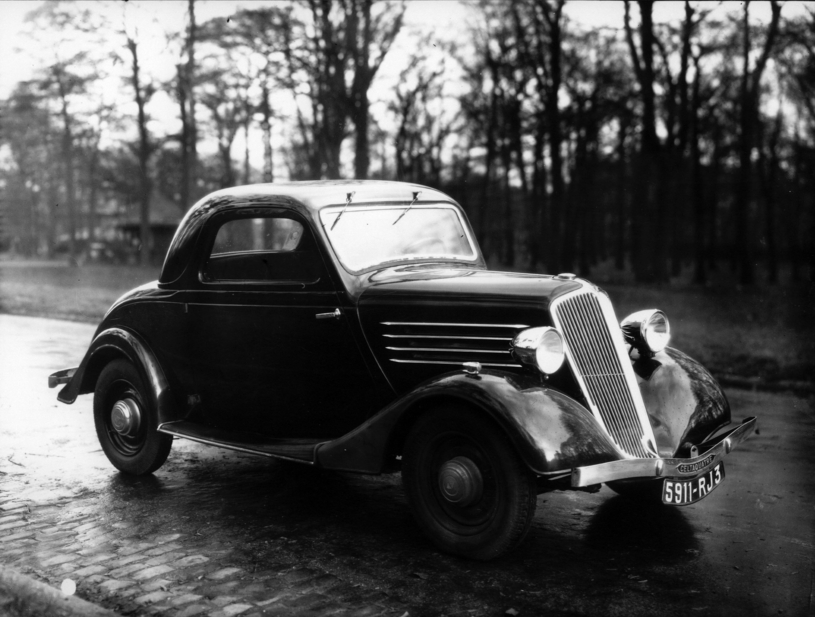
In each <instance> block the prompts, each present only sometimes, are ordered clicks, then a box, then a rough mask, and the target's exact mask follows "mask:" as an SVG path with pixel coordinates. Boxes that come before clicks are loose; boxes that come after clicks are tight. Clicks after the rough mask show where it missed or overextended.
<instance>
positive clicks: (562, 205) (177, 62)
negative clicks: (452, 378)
mask: <svg viewBox="0 0 815 617" xmlns="http://www.w3.org/2000/svg"><path fill="white" fill-rule="evenodd" d="M167 4H172V5H173V7H172V8H173V10H174V13H173V14H174V15H176V16H177V18H175V19H164V18H163V17H162V11H157V9H156V7H157V6H161V5H167ZM210 4H213V3H207V2H202V1H201V0H187V2H175V3H161V5H159V4H157V3H150V2H147V3H139V2H121V3H99V2H94V3H82V2H70V3H69V2H45V3H42V4H40V5H39V6H36V8H34V9H33V10H32V11H30V13H29V14H28V16H27V18H26V22H25V24H24V26H23V30H24V32H25V35H26V38H27V40H28V41H29V43H31V44H29V45H28V47H27V49H28V51H25V52H23V51H21V52H19V53H18V54H16V55H15V58H14V60H13V61H14V62H15V63H20V64H21V65H23V66H25V67H28V68H30V71H29V72H30V75H27V76H26V77H25V78H23V79H20V80H19V81H18V82H16V83H15V84H14V85H13V87H12V88H11V90H10V92H9V93H8V94H7V96H5V97H4V99H2V100H0V216H2V219H0V225H1V226H0V250H4V251H5V252H6V253H7V254H14V255H23V256H28V257H39V258H43V257H53V256H55V255H65V256H66V257H67V259H68V261H69V262H70V263H76V262H79V263H82V261H83V260H84V259H87V258H88V257H89V256H90V255H91V250H92V247H93V246H94V243H97V245H99V243H101V242H103V241H105V242H109V243H115V242H116V238H117V237H119V236H120V235H121V232H122V230H123V229H126V223H127V222H129V223H130V228H131V231H132V234H131V240H130V241H131V242H132V243H134V244H133V245H132V246H131V248H133V249H134V251H133V254H132V255H130V259H131V260H132V259H134V258H135V259H138V260H140V261H141V262H142V264H148V263H150V262H160V260H161V258H162V257H163V254H162V252H161V250H157V249H163V248H164V246H166V244H165V245H162V246H159V244H160V242H158V234H159V232H160V229H161V225H162V224H164V225H165V226H167V225H169V226H172V225H174V224H175V223H177V221H178V220H180V217H181V216H182V215H183V213H184V212H185V211H186V210H187V209H188V208H189V206H190V205H191V204H192V203H194V202H195V201H196V200H197V199H198V198H200V197H201V196H202V195H204V194H206V193H207V192H209V191H212V190H215V189H218V188H221V187H227V186H233V185H236V184H246V183H251V182H269V181H275V180H277V181H281V180H310V179H320V178H381V179H389V180H405V181H412V182H419V183H422V184H427V185H430V186H433V187H437V188H441V189H442V190H444V191H446V192H448V193H449V194H450V195H452V196H453V197H454V198H456V199H457V200H458V201H459V202H460V203H461V204H462V205H463V206H464V208H465V210H466V211H467V213H468V216H469V218H470V220H471V222H472V224H473V226H474V228H475V230H476V233H477V236H478V239H479V241H480V243H481V246H482V249H483V250H484V252H485V255H486V256H487V258H488V261H489V263H490V264H491V265H492V266H496V267H504V268H511V269H520V270H531V271H544V272H560V271H573V272H577V273H578V274H580V275H583V276H592V274H593V273H597V272H606V271H614V270H616V271H619V272H628V273H630V274H631V276H632V277H633V278H634V279H635V280H637V281H638V282H647V283H662V282H667V281H669V280H670V279H671V278H672V277H677V276H680V275H682V274H683V273H685V276H686V277H689V279H690V280H692V281H694V282H695V283H700V284H701V283H705V282H707V281H709V279H710V278H711V276H713V275H717V273H718V276H721V275H722V274H721V273H722V272H725V273H727V276H728V277H730V278H732V279H733V280H734V281H737V282H738V283H739V284H741V285H745V286H749V285H752V284H754V283H756V282H757V281H767V282H770V283H774V282H776V281H778V280H779V277H781V276H783V277H785V280H791V281H801V280H809V281H812V278H813V275H815V249H813V247H814V246H815V243H813V242H812V240H811V238H812V237H813V236H815V233H814V232H815V229H813V228H814V227H815V186H813V184H815V7H813V5H812V4H808V3H798V2H787V3H779V2H775V1H773V2H741V3H719V2H664V3H663V2H659V3H653V2H646V1H643V2H619V3H615V4H616V5H617V6H616V15H617V17H616V18H613V19H610V20H609V22H608V24H607V25H605V26H603V27H597V26H592V27H588V26H586V25H585V24H584V23H583V22H581V20H580V19H579V18H576V17H574V16H572V17H570V15H577V16H578V17H579V14H580V13H581V12H582V13H583V14H585V12H586V11H587V10H588V11H592V10H593V9H594V10H598V11H599V10H601V8H600V7H604V10H605V8H607V5H608V4H609V3H602V4H600V3H578V2H571V3H566V2H564V1H563V0H534V1H533V0H513V1H511V2H501V3H498V2H470V3H463V4H461V5H457V7H456V10H455V15H457V16H461V19H459V20H457V21H456V22H455V23H452V24H451V22H450V21H449V20H447V21H445V20H444V19H443V16H444V12H445V7H448V8H449V5H444V4H441V3H431V2H423V3H415V2H408V3H404V2H372V0H336V1H333V2H332V1H331V0H305V1H299V2H298V1H294V2H273V3H243V4H241V3H235V4H233V5H230V8H229V9H228V10H225V9H224V6H226V3H214V4H216V5H218V4H220V5H221V6H220V7H219V8H220V9H221V13H226V14H221V15H217V16H214V17H207V18H202V15H205V14H206V13H207V8H208V5H210ZM415 4H421V5H422V10H423V12H424V13H428V12H432V11H435V12H436V14H437V16H436V18H435V20H434V18H433V17H432V16H431V17H430V18H429V19H428V18H427V17H425V18H424V19H423V20H419V21H416V20H414V21H413V22H411V23H408V22H407V21H406V19H405V16H406V12H407V11H408V10H413V9H414V7H413V6H412V5H415ZM573 5H577V6H576V8H579V9H580V10H579V11H574V13H570V10H569V9H570V8H572V7H573ZM665 5H668V6H667V8H668V9H669V10H663V9H664V8H666V6H665ZM432 7H436V8H435V9H434V8H432ZM611 14H612V15H613V14H614V13H613V12H611ZM8 62H9V59H8V58H6V59H5V60H4V63H8ZM383 66H384V67H386V69H387V70H383V68H382V67H383ZM134 238H135V239H134ZM142 248H144V249H145V250H141V249H142ZM107 254H108V255H109V256H113V257H117V254H116V253H115V252H111V251H108V253H107ZM93 256H97V255H96V254H93ZM125 257H127V255H125Z"/></svg>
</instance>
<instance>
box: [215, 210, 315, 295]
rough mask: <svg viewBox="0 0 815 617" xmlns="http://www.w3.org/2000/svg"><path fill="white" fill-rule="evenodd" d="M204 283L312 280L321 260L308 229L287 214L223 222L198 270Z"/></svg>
mask: <svg viewBox="0 0 815 617" xmlns="http://www.w3.org/2000/svg"><path fill="white" fill-rule="evenodd" d="M201 278H202V280H203V281H204V282H205V283H217V282H227V283H229V282H233V283H236V282H243V283H253V282H254V283H287V282H296V283H316V282H318V281H320V280H321V279H323V280H326V279H325V277H324V276H323V268H322V262H321V259H320V255H319V253H318V251H317V246H316V244H315V242H314V239H313V238H312V236H311V234H310V232H309V230H308V229H307V228H305V227H304V226H303V224H302V223H300V222H299V221H296V220H294V219H291V218H286V217H282V216H277V217H258V218H251V219H233V220H229V221H226V222H224V223H223V224H222V225H221V226H220V227H219V228H218V231H217V233H216V234H215V241H214V242H213V245H212V250H211V251H210V254H209V257H208V258H207V261H206V263H205V264H204V268H203V270H202V272H201Z"/></svg>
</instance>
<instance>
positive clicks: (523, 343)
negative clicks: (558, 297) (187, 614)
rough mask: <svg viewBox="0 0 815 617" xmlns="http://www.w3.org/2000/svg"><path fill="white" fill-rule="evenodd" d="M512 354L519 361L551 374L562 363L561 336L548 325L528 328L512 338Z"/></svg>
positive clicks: (562, 347) (563, 352) (563, 353)
mask: <svg viewBox="0 0 815 617" xmlns="http://www.w3.org/2000/svg"><path fill="white" fill-rule="evenodd" d="M512 354H513V355H514V356H515V358H516V359H517V360H519V361H520V362H523V363H524V364H530V365H532V366H535V367H537V368H538V370H539V371H541V372H542V373H544V374H546V375H551V374H552V373H554V372H555V371H557V370H558V369H559V368H560V366H561V365H562V364H563V357H564V355H565V350H564V346H563V337H562V336H561V335H560V332H558V331H557V330H555V329H554V328H550V327H548V326H547V327H542V328H529V329H528V330H524V331H523V332H519V333H518V334H517V335H516V336H515V338H514V339H512Z"/></svg>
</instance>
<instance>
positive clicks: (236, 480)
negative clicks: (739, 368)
mask: <svg viewBox="0 0 815 617" xmlns="http://www.w3.org/2000/svg"><path fill="white" fill-rule="evenodd" d="M92 333H93V328H91V327H88V326H83V325H78V324H66V323H64V322H56V321H47V320H35V319H29V318H18V317H9V316H4V315H0V345H2V349H0V454H1V456H0V509H1V510H0V547H2V548H1V549H0V550H2V552H1V553H0V562H2V563H4V564H8V565H12V566H13V567H15V568H18V569H20V570H23V571H26V572H28V573H30V574H32V575H34V576H37V577H39V578H41V579H43V580H46V581H47V582H50V583H52V584H54V585H56V586H58V585H59V583H60V582H61V580H62V579H63V578H66V577H71V578H73V579H74V580H76V581H77V582H78V585H79V591H78V593H79V594H80V595H81V596H83V597H85V598H86V599H91V600H94V601H97V602H100V603H102V604H104V605H106V606H108V607H111V608H118V609H119V610H121V611H122V612H125V613H128V612H132V613H133V614H142V613H148V612H156V613H160V614H167V615H180V616H183V617H187V616H189V615H195V614H206V615H234V614H243V615H261V614H280V615H283V614H285V615H290V614H303V615H305V614H314V615H322V614H329V613H334V612H337V613H342V614H366V615H372V614H392V615H397V616H398V615H403V614H404V613H405V612H408V613H409V614H410V615H442V614H445V615H503V614H505V613H506V611H507V610H509V609H514V610H515V611H517V612H518V613H519V614H521V615H541V614H547V615H550V614H554V615H557V614H569V615H653V614H660V615H689V614H690V615H694V614H699V615H710V614H713V615H732V614H744V615H750V614H753V615H767V614H786V615H807V614H812V611H813V605H812V604H811V602H812V600H811V594H812V581H813V554H815V551H814V550H813V542H814V541H815V538H813V536H814V535H815V531H814V530H813V524H812V521H813V512H815V510H814V507H815V486H813V484H815V460H814V459H815V455H813V448H812V444H813V441H815V416H814V415H813V410H812V407H811V405H810V403H809V402H807V401H805V400H802V399H800V398H797V397H794V396H791V395H769V394H763V393H751V392H741V391H731V392H728V395H729V397H730V400H731V404H732V405H733V408H734V416H735V418H736V420H740V419H741V418H742V417H745V416H749V415H756V416H759V419H760V427H761V429H760V430H761V433H760V435H757V436H754V437H753V438H752V439H751V440H750V441H748V442H747V443H745V444H743V446H742V447H741V448H740V449H739V450H736V451H735V452H734V453H733V455H731V456H730V457H728V458H727V459H726V461H725V465H726V468H727V479H726V480H725V482H724V483H723V484H722V486H720V487H718V488H717V489H716V491H714V492H713V493H712V494H711V495H710V497H708V498H707V499H704V500H703V501H701V502H700V503H698V504H694V505H692V506H688V507H684V508H671V507H662V506H661V505H658V504H657V505H642V504H638V503H634V502H630V501H627V500H625V499H623V498H621V497H617V496H615V495H614V494H613V493H612V492H611V491H610V490H609V489H607V488H603V489H602V490H601V491H600V492H599V493H595V494H587V493H577V492H566V493H549V494H545V495H541V496H539V498H538V510H537V515H536V517H535V521H534V523H533V527H532V531H531V532H530V535H529V537H528V538H527V540H526V541H525V543H524V545H523V546H522V547H521V548H520V549H519V550H517V551H515V552H514V553H511V554H510V555H508V556H506V557H505V558H503V559H501V560H498V561H495V562H490V563H479V562H471V561H465V560H462V559H458V558H455V557H450V556H447V555H444V554H441V553H439V552H438V551H436V550H435V548H434V547H433V546H432V545H431V544H429V543H428V542H427V541H426V540H425V538H424V536H423V535H422V534H421V533H420V531H419V530H418V528H417V527H416V526H415V524H414V523H413V521H412V520H411V518H410V514H409V512H408V510H407V506H406V503H405V498H404V494H403V491H402V487H401V483H400V480H399V476H398V475H388V476H381V477H363V476H355V475H352V474H339V473H330V472H324V471H320V470H314V469H311V468H308V467H305V466H300V465H296V464H293V463H281V462H276V461H269V460H265V459H259V458H254V457H250V456H248V455H243V454H238V453H233V452H228V451H223V450H217V449H213V448H209V447H206V446H202V445H199V444H194V443H191V442H186V441H180V440H176V441H175V442H174V445H173V452H172V453H171V455H170V459H169V460H168V463H167V464H166V465H165V466H164V467H163V468H162V469H161V470H159V471H158V472H157V473H156V474H155V475H154V476H150V477H144V478H130V477H127V476H123V475H121V474H119V473H117V472H116V471H115V470H114V469H113V468H112V467H111V466H110V465H109V464H108V462H107V460H106V459H105V457H104V455H103V454H102V452H101V450H100V449H99V446H98V443H97V442H96V436H95V433H94V429H93V419H92V410H91V399H90V397H81V398H80V400H79V401H78V402H77V403H76V404H75V405H73V406H70V407H66V406H64V405H61V404H59V403H57V402H56V400H55V394H56V391H55V390H48V389H47V388H46V386H45V384H46V379H47V375H48V374H49V373H50V372H52V371H53V370H56V369H58V368H62V367H63V366H70V365H72V364H76V362H77V361H78V360H79V359H80V358H81V354H82V353H83V351H84V349H85V346H86V345H87V343H88V341H89V339H90V336H91V335H92Z"/></svg>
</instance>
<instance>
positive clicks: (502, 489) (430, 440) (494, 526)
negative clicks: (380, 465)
mask: <svg viewBox="0 0 815 617" xmlns="http://www.w3.org/2000/svg"><path fill="white" fill-rule="evenodd" d="M402 481H403V483H404V485H405V490H406V493H407V498H408V502H409V503H410V506H411V510H412V512H413V516H414V518H415V519H416V522H417V523H418V524H419V526H420V527H421V528H422V530H423V531H424V532H425V534H426V535H427V536H429V537H430V539H431V540H432V541H433V542H434V543H435V544H436V545H437V546H438V547H439V548H441V549H442V550H444V551H446V552H449V553H454V554H456V555H461V556H464V557H470V558H473V559H481V560H487V559H493V558H495V557H498V556H499V555H501V554H503V553H505V552H506V551H508V550H510V549H511V548H513V547H514V546H516V545H517V544H519V543H520V542H521V540H523V539H524V537H525V536H526V534H527V532H528V531H529V527H530V525H531V524H532V518H533V516H534V514H535V505H536V498H537V490H536V484H535V475H534V474H533V473H532V472H531V471H530V470H529V469H528V468H527V467H526V465H525V464H524V463H523V461H521V460H520V458H519V457H518V454H517V453H516V452H515V449H514V448H513V447H512V445H511V444H510V442H509V440H508V438H507V437H506V435H505V434H504V433H503V431H502V430H501V429H500V428H499V427H498V426H496V425H495V424H494V423H493V422H492V421H491V420H489V419H488V418H486V417H483V416H481V415H480V414H479V413H478V412H476V411H471V410H469V409H466V408H457V407H455V408H442V409H436V410H431V411H429V412H428V413H426V414H425V415H424V416H422V417H421V418H420V419H419V420H418V421H417V422H416V424H415V425H414V426H413V428H412V429H411V431H410V433H409V434H408V437H407V440H406V442H405V448H404V452H403V466H402Z"/></svg>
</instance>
